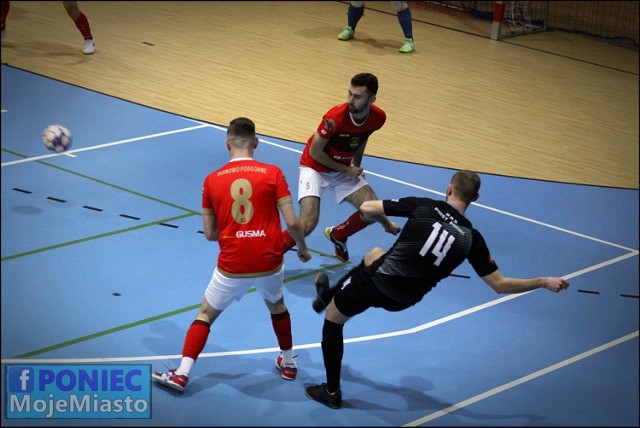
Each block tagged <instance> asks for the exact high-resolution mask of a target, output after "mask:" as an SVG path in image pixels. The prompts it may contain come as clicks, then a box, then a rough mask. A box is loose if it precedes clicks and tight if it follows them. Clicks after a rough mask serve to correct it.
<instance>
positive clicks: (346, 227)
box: [333, 211, 371, 241]
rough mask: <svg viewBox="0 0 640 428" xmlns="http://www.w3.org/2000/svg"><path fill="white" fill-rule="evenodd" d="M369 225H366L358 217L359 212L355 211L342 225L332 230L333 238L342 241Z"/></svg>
mask: <svg viewBox="0 0 640 428" xmlns="http://www.w3.org/2000/svg"><path fill="white" fill-rule="evenodd" d="M370 224H371V223H367V222H366V221H364V220H362V217H360V211H356V212H354V213H353V214H351V216H350V217H349V218H348V219H347V220H346V221H345V222H343V223H340V224H339V225H337V226H336V227H334V228H333V237H334V238H336V239H337V240H338V241H344V240H346V239H347V238H348V237H350V236H351V235H354V234H356V233H358V232H360V231H361V230H362V229H364V228H365V227H367V226H369V225H370Z"/></svg>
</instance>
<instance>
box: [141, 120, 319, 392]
mask: <svg viewBox="0 0 640 428" xmlns="http://www.w3.org/2000/svg"><path fill="white" fill-rule="evenodd" d="M226 143H227V148H228V150H229V152H230V155H231V160H230V161H229V162H228V163H227V164H226V165H224V166H223V167H222V168H220V169H218V170H217V171H215V172H213V173H211V174H209V175H208V176H207V178H206V179H205V181H204V185H203V188H202V223H203V227H204V235H205V237H206V238H207V239H208V240H210V241H218V243H219V245H220V253H219V255H218V262H217V265H216V268H215V269H214V271H213V275H212V277H211V281H210V282H209V285H208V286H207V289H206V291H205V293H204V299H203V300H202V304H201V306H200V310H199V311H198V314H197V316H196V319H195V320H194V321H193V323H192V324H191V326H190V327H189V330H188V331H187V335H186V338H185V341H184V347H183V349H182V359H181V361H180V366H179V367H178V368H177V369H174V370H169V371H167V372H164V373H162V372H157V371H154V372H153V375H152V376H153V379H154V380H155V381H157V382H158V383H160V384H161V385H163V386H167V387H170V388H173V389H175V390H177V391H180V392H182V391H183V390H184V388H185V387H186V386H187V382H188V381H189V372H190V371H191V368H192V367H193V365H194V363H195V361H196V359H197V358H198V356H199V355H200V353H201V352H202V350H203V349H204V346H205V344H206V342H207V339H208V336H209V330H210V327H211V324H213V322H214V321H215V320H216V319H217V318H218V316H219V315H220V314H221V313H222V311H223V310H224V309H226V308H227V307H228V306H229V305H230V304H231V303H232V302H233V301H234V300H240V299H241V298H242V296H244V294H245V293H246V292H247V290H248V289H249V288H253V287H255V289H256V290H257V292H258V293H259V294H260V296H261V297H262V298H263V299H264V302H265V303H266V305H267V308H268V309H269V312H271V321H272V324H273V330H274V332H275V334H276V337H277V339H278V345H279V346H280V350H281V353H280V355H279V356H278V357H277V359H276V367H277V368H278V369H279V370H280V374H281V376H282V377H283V378H284V379H287V380H293V379H295V377H296V374H297V367H296V363H295V361H294V360H293V355H292V349H293V340H292V337H291V318H290V316H289V311H288V310H287V307H286V306H285V303H284V297H283V290H284V257H283V252H282V241H281V239H282V232H281V230H282V226H281V223H280V214H282V217H283V218H284V221H285V223H286V225H287V230H288V231H289V233H290V234H291V236H293V239H294V240H295V243H296V245H297V248H298V257H299V258H300V260H302V261H303V262H306V261H308V260H309V259H310V258H311V255H310V253H309V250H308V248H307V244H306V242H305V239H304V234H303V233H302V228H301V226H300V223H299V220H298V218H297V217H296V214H295V211H294V209H293V204H292V201H291V194H290V192H289V186H288V184H287V182H286V180H285V178H284V175H283V173H282V171H281V170H280V168H278V167H277V166H275V165H269V164H265V163H261V162H258V161H256V160H254V159H253V151H254V149H255V148H256V147H257V146H258V138H256V135H255V125H254V123H253V122H252V121H251V120H250V119H247V118H243V117H240V118H237V119H234V120H232V121H231V123H230V124H229V128H228V130H227V141H226Z"/></svg>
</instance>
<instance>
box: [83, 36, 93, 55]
mask: <svg viewBox="0 0 640 428" xmlns="http://www.w3.org/2000/svg"><path fill="white" fill-rule="evenodd" d="M95 51H96V44H95V42H94V41H93V39H86V40H85V41H84V49H82V53H83V54H85V55H91V54H93V53H94V52H95Z"/></svg>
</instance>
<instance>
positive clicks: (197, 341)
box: [182, 320, 211, 361]
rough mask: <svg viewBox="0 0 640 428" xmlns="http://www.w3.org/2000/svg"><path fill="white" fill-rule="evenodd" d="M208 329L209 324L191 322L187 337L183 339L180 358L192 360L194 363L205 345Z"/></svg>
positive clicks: (198, 321) (197, 321)
mask: <svg viewBox="0 0 640 428" xmlns="http://www.w3.org/2000/svg"><path fill="white" fill-rule="evenodd" d="M210 329H211V327H210V326H209V324H207V323H206V322H204V321H200V320H195V321H193V322H192V323H191V327H189V331H187V337H186V338H185V339H184V347H183V348H182V356H183V357H189V358H193V360H194V361H195V360H196V359H197V358H198V355H200V353H201V352H202V350H203V349H204V345H206V344H207V338H208V337H209V331H210Z"/></svg>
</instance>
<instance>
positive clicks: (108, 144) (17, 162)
mask: <svg viewBox="0 0 640 428" xmlns="http://www.w3.org/2000/svg"><path fill="white" fill-rule="evenodd" d="M208 126H209V125H198V126H192V127H190V128H182V129H176V130H173V131H166V132H159V133H157V134H151V135H144V136H142V137H135V138H128V139H126V140H120V141H114V142H112V143H105V144H99V145H97V146H91V147H84V148H82V149H75V150H68V151H66V152H62V153H51V154H49V155H42V156H35V157H32V158H24V159H18V160H14V161H10V162H3V163H2V164H0V166H2V167H5V166H10V165H16V164H19V163H24V162H33V161H38V160H42V159H48V158H54V157H58V156H73V155H74V154H75V153H80V152H86V151H89V150H97V149H103V148H105V147H111V146H117V145H119V144H127V143H132V142H134V141H141V140H148V139H150V138H156V137H164V136H165V135H171V134H179V133H181V132H189V131H193V130H195V129H200V128H206V127H208Z"/></svg>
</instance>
